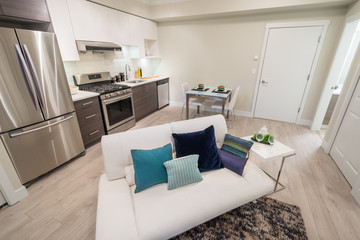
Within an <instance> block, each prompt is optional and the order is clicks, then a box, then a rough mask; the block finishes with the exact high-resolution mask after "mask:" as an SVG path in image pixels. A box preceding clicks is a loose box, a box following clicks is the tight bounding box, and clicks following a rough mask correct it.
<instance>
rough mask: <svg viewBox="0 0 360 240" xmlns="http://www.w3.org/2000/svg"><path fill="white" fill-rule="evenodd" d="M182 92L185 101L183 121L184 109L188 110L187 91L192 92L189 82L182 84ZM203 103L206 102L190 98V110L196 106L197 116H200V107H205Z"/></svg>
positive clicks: (182, 111)
mask: <svg viewBox="0 0 360 240" xmlns="http://www.w3.org/2000/svg"><path fill="white" fill-rule="evenodd" d="M181 90H182V95H183V101H184V104H183V107H182V110H181V119H184V118H183V113H184V108H186V91H188V90H190V88H189V85H188V83H187V82H184V83H182V84H181ZM203 103H204V100H202V99H194V98H190V99H189V108H190V106H191V105H193V106H196V108H197V114H200V107H201V105H203ZM197 114H196V115H195V116H194V118H195V117H196V116H197Z"/></svg>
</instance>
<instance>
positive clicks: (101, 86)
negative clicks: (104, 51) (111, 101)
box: [74, 72, 131, 99]
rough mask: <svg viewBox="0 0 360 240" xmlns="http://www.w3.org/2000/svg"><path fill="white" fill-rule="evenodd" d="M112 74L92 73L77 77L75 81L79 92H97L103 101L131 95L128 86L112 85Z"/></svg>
mask: <svg viewBox="0 0 360 240" xmlns="http://www.w3.org/2000/svg"><path fill="white" fill-rule="evenodd" d="M109 79H110V73H109V72H101V73H91V74H81V75H75V76H74V80H75V82H76V84H77V85H78V86H79V90H82V91H88V92H96V93H99V94H100V98H101V99H108V98H111V97H115V96H119V95H123V94H128V93H131V88H130V87H129V86H127V85H120V84H116V83H111V82H110V81H111V80H109Z"/></svg>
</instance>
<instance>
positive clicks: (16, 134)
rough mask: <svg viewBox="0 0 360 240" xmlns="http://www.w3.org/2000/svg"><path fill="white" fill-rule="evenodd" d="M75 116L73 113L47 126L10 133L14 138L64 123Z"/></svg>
mask: <svg viewBox="0 0 360 240" xmlns="http://www.w3.org/2000/svg"><path fill="white" fill-rule="evenodd" d="M73 117H74V116H73V115H70V116H69V117H66V118H64V119H61V120H59V121H57V122H53V123H50V124H47V125H45V126H41V127H38V128H34V129H31V130H28V131H25V132H16V133H9V135H10V137H11V138H13V137H18V136H21V135H24V134H28V133H32V132H36V131H39V130H41V129H44V128H48V127H51V126H54V125H58V124H59V123H62V122H65V121H67V120H69V119H71V118H73Z"/></svg>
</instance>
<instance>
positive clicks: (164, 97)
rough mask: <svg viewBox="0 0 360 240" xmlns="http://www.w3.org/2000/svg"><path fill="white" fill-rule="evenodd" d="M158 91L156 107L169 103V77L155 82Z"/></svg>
mask: <svg viewBox="0 0 360 240" xmlns="http://www.w3.org/2000/svg"><path fill="white" fill-rule="evenodd" d="M156 85H157V92H158V109H160V108H162V107H164V106H166V105H169V78H166V79H163V80H160V81H157V82H156Z"/></svg>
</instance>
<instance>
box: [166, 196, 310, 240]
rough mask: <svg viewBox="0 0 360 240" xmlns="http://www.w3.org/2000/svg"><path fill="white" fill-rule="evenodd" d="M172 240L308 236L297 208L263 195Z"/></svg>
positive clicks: (298, 237) (272, 239)
mask: <svg viewBox="0 0 360 240" xmlns="http://www.w3.org/2000/svg"><path fill="white" fill-rule="evenodd" d="M172 239H173V240H175V239H179V240H185V239H186V240H188V239H189V240H190V239H191V240H192V239H209V240H212V239H214V240H215V239H216V240H218V239H261V240H263V239H271V240H275V239H276V240H278V239H307V236H306V229H305V226H304V221H303V219H302V217H301V213H300V208H299V207H297V206H294V205H290V204H287V203H283V202H280V201H277V200H274V199H271V198H267V197H263V198H260V199H258V200H256V202H250V203H248V204H246V205H244V206H241V207H239V208H236V209H234V210H232V211H230V212H227V213H225V214H223V215H221V216H219V217H217V218H214V219H212V220H210V221H208V222H205V223H203V224H201V225H199V226H197V227H195V228H193V229H190V230H189V231H187V232H185V233H183V234H180V235H178V236H176V237H175V238H172Z"/></svg>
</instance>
